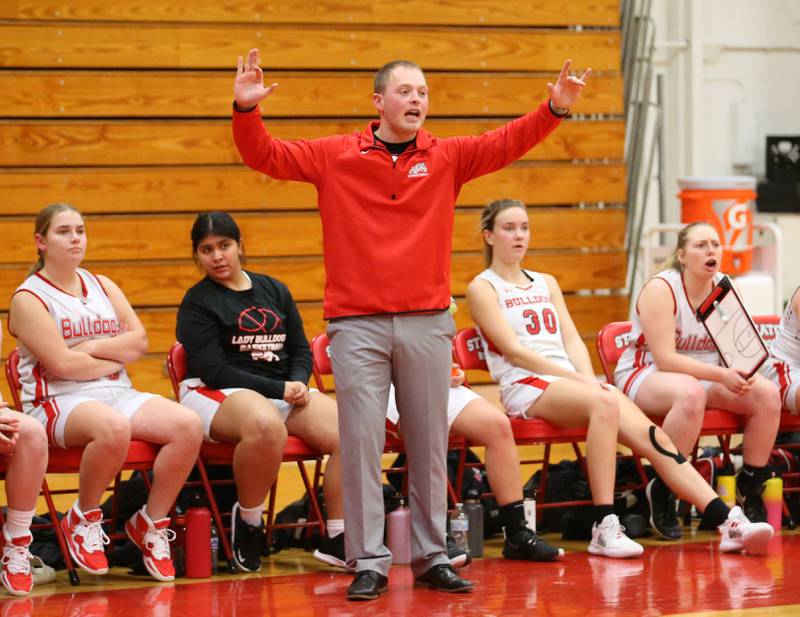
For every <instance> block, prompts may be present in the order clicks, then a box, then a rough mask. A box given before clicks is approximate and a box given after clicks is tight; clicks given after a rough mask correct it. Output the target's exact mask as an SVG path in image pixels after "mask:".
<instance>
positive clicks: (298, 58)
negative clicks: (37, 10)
mask: <svg viewBox="0 0 800 617" xmlns="http://www.w3.org/2000/svg"><path fill="white" fill-rule="evenodd" d="M402 10H405V9H402ZM619 42H620V33H619V32H618V31H615V30H604V31H590V30H587V31H583V32H568V31H564V30H526V29H519V28H480V29H476V28H460V27H455V26H450V27H431V26H407V27H405V28H402V29H398V28H394V27H391V26H351V25H344V24H337V25H319V24H308V25H275V24H272V23H270V24H259V25H249V24H248V25H226V24H214V25H199V24H184V25H179V26H176V25H172V24H146V25H138V26H137V27H135V28H132V27H129V26H128V25H124V24H106V23H101V24H88V25H86V24H75V23H61V24H49V23H42V24H18V23H17V24H15V23H8V22H6V23H0V66H4V67H9V68H51V67H53V66H58V67H64V68H104V69H140V68H148V69H156V68H158V69H165V68H171V69H220V68H229V67H233V66H235V65H236V58H237V56H239V55H242V54H245V53H246V52H247V50H248V49H250V48H252V47H258V48H259V49H260V51H261V55H262V58H263V62H264V66H265V67H275V68H281V69H343V68H350V69H355V68H359V69H370V70H375V69H377V68H379V67H381V66H382V65H383V64H385V63H386V62H389V61H391V60H395V59H397V58H409V59H412V60H414V61H415V62H417V63H418V64H419V65H420V66H422V67H424V68H425V69H427V70H433V69H436V70H475V69H479V70H482V71H490V70H493V69H498V68H502V69H503V70H506V71H513V70H516V71H558V70H560V69H561V66H562V65H563V64H564V60H566V59H567V58H572V60H573V61H574V64H575V66H576V67H587V66H591V67H593V68H594V69H595V70H598V71H616V70H618V69H619V62H620V50H619ZM188 92H191V90H190V91H187V93H188Z"/></svg>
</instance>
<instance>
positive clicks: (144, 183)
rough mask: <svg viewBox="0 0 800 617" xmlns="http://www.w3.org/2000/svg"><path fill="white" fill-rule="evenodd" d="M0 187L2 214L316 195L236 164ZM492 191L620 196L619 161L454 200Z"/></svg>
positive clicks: (24, 175) (49, 178) (482, 198)
mask: <svg viewBox="0 0 800 617" xmlns="http://www.w3.org/2000/svg"><path fill="white" fill-rule="evenodd" d="M0 195H2V199H3V202H4V203H3V207H4V209H5V212H6V213H7V214H9V215H11V214H35V213H36V212H38V211H39V210H41V209H42V207H44V206H45V205H47V204H48V203H52V202H54V201H66V202H68V203H71V204H73V205H75V206H76V207H78V208H79V209H80V210H81V211H83V212H84V213H87V214H88V213H93V212H108V213H114V212H199V211H201V210H219V209H223V210H232V211H236V210H285V209H301V210H303V209H310V208H314V206H315V204H316V201H317V200H316V193H315V190H314V188H313V187H312V186H311V185H308V184H301V183H297V182H284V181H279V180H271V179H269V178H267V177H266V176H265V175H263V174H260V173H255V172H253V171H252V170H250V169H248V168H246V167H244V166H241V165H240V166H229V167H223V166H214V167H209V166H197V167H152V168H136V167H125V168H116V169H103V168H95V169H92V168H84V169H77V170H74V169H69V168H66V169H59V170H53V169H42V170H36V169H24V170H17V169H6V170H0ZM498 197H509V198H512V197H513V198H515V199H521V200H522V201H524V202H525V203H527V204H528V205H530V206H545V205H562V204H571V203H577V202H580V201H585V202H590V203H591V202H599V201H603V202H611V203H621V202H624V200H625V167H624V166H623V165H621V164H611V165H596V164H595V165H569V164H566V165H565V164H557V163H556V164H533V165H530V164H525V163H521V164H516V165H513V166H511V167H508V168H506V169H503V170H501V171H498V172H495V173H494V174H491V175H489V176H484V177H482V178H478V179H477V180H473V181H472V182H470V183H468V184H466V185H465V186H464V188H463V189H462V191H461V194H460V195H459V198H458V204H459V205H461V206H483V205H485V204H486V203H488V202H489V201H491V200H492V199H497V198H498Z"/></svg>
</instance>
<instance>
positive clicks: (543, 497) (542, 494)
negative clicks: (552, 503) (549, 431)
mask: <svg viewBox="0 0 800 617" xmlns="http://www.w3.org/2000/svg"><path fill="white" fill-rule="evenodd" d="M573 446H574V444H573ZM549 472H550V444H549V443H546V444H544V456H543V457H542V473H541V474H539V490H538V491H536V493H537V494H536V500H537V501H539V502H541V503H546V502H547V474H548V473H549Z"/></svg>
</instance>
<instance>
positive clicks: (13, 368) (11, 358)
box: [6, 349, 22, 411]
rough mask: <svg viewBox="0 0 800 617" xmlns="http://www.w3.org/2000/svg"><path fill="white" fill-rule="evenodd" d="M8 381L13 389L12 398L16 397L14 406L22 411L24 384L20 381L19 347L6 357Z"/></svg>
mask: <svg viewBox="0 0 800 617" xmlns="http://www.w3.org/2000/svg"><path fill="white" fill-rule="evenodd" d="M6 381H7V382H8V387H9V389H10V390H11V398H13V399H14V408H15V409H16V410H17V411H22V401H21V400H20V390H21V389H22V384H21V383H20V382H19V349H14V351H12V352H11V353H10V354H8V358H6Z"/></svg>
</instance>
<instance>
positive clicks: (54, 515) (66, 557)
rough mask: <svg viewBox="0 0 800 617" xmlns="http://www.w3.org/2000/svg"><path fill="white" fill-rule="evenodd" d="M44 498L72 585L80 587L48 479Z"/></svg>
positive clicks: (43, 487)
mask: <svg viewBox="0 0 800 617" xmlns="http://www.w3.org/2000/svg"><path fill="white" fill-rule="evenodd" d="M42 496H43V497H44V500H45V503H47V509H48V511H49V512H50V520H51V521H52V522H53V531H54V532H55V534H56V540H57V541H58V548H59V549H60V550H61V555H62V556H63V557H64V565H65V566H66V567H67V573H68V574H69V582H70V585H79V584H80V582H81V579H80V578H79V577H78V573H77V572H76V570H75V564H74V563H72V557H71V555H70V554H69V549H68V548H67V541H66V539H65V538H64V532H63V531H62V529H61V525H60V524H59V521H58V512H57V511H56V506H55V504H54V503H53V497H52V495H50V487H49V486H48V485H47V479H46V478H45V479H44V480H42Z"/></svg>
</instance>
